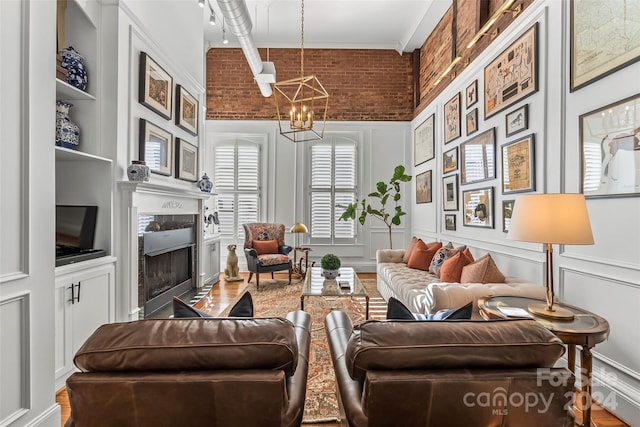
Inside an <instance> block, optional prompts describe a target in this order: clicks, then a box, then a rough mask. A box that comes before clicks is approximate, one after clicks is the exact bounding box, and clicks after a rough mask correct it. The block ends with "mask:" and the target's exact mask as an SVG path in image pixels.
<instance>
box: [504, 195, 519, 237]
mask: <svg viewBox="0 0 640 427" xmlns="http://www.w3.org/2000/svg"><path fill="white" fill-rule="evenodd" d="M515 204H516V201H515V200H503V201H502V231H503V232H505V233H508V232H509V227H510V226H511V214H512V213H513V205H515Z"/></svg>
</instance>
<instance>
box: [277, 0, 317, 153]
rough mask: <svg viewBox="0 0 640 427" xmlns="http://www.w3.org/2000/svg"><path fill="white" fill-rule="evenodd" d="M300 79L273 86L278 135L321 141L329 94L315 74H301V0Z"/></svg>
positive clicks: (302, 53)
mask: <svg viewBox="0 0 640 427" xmlns="http://www.w3.org/2000/svg"><path fill="white" fill-rule="evenodd" d="M301 3H302V12H301V43H300V77H298V78H295V79H290V80H284V81H281V82H276V83H274V84H273V88H274V89H275V91H274V95H275V96H274V100H275V103H276V115H277V119H278V126H279V127H280V135H282V136H284V137H286V138H288V139H290V140H291V141H293V142H302V141H313V140H316V139H322V137H323V135H324V125H325V122H326V120H327V109H328V106H329V94H328V93H327V91H326V90H325V88H324V87H323V86H322V83H320V80H318V78H317V77H316V76H314V75H311V76H305V75H304V0H301Z"/></svg>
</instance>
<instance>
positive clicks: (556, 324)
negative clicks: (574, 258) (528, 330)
mask: <svg viewBox="0 0 640 427" xmlns="http://www.w3.org/2000/svg"><path fill="white" fill-rule="evenodd" d="M536 303H545V301H544V300H541V299H540V300H539V299H536V298H527V297H518V296H494V297H487V298H481V299H479V300H478V307H479V309H480V314H481V315H482V317H484V318H485V319H514V318H528V317H530V318H532V319H534V320H536V321H538V322H539V323H540V324H542V325H543V326H545V327H546V328H547V329H549V330H550V331H551V332H553V333H554V334H555V335H556V336H557V337H558V338H560V339H561V340H562V342H564V343H565V344H566V345H567V361H568V368H569V370H570V371H571V372H574V373H575V370H576V345H579V346H580V367H581V376H580V379H581V385H582V387H581V389H582V393H581V395H580V405H581V407H582V408H581V409H582V425H583V426H586V427H589V426H590V425H591V375H592V368H593V361H592V356H591V349H592V348H593V347H594V346H595V345H596V344H598V343H601V342H602V341H604V340H606V339H607V337H608V336H609V322H607V320H606V319H604V318H603V317H600V316H598V315H597V314H594V313H591V312H589V311H586V310H583V309H581V308H578V307H575V306H572V305H569V304H558V303H556V304H554V306H555V305H558V306H560V307H562V308H565V309H567V310H569V311H571V312H572V313H573V314H574V318H573V319H572V320H560V319H558V320H555V319H550V318H547V317H540V316H536V315H534V314H531V313H529V312H527V307H528V306H529V305H530V304H536ZM514 308H515V309H522V310H524V311H525V312H527V315H526V316H512V315H509V314H507V313H509V312H510V309H514Z"/></svg>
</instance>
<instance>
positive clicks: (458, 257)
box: [440, 252, 473, 283]
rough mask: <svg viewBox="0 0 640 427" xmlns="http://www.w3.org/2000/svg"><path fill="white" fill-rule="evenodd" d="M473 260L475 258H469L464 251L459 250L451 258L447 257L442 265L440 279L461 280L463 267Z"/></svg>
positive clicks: (443, 280)
mask: <svg viewBox="0 0 640 427" xmlns="http://www.w3.org/2000/svg"><path fill="white" fill-rule="evenodd" d="M472 262H473V258H469V257H468V256H467V255H466V254H465V253H464V252H458V253H457V254H455V255H454V256H452V257H451V258H447V259H445V260H444V262H443V263H442V266H441V267H440V281H441V282H450V283H456V282H460V276H461V275H462V268H463V267H464V266H465V265H467V264H471V263H472Z"/></svg>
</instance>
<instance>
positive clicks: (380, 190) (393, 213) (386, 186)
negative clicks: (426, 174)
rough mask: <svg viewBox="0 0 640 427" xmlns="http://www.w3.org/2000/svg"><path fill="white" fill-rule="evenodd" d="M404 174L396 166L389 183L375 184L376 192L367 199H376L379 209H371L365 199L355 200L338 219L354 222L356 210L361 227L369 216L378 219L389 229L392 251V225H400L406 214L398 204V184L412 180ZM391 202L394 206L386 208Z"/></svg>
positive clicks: (400, 166)
mask: <svg viewBox="0 0 640 427" xmlns="http://www.w3.org/2000/svg"><path fill="white" fill-rule="evenodd" d="M404 172H405V168H404V166H402V165H399V166H396V168H395V169H394V171H393V176H392V177H391V179H390V180H389V182H388V183H387V182H384V181H379V182H378V183H377V184H376V190H377V191H374V192H373V193H369V195H368V197H370V198H372V199H377V202H378V203H379V204H380V207H377V208H373V207H372V206H371V204H370V203H369V202H368V201H367V199H362V200H360V201H358V200H356V201H355V203H349V205H348V206H347V207H346V209H345V211H344V212H343V213H342V216H341V217H340V219H341V220H343V221H348V220H350V219H352V220H355V219H356V214H357V211H358V209H360V210H361V212H360V216H359V217H358V221H359V222H360V224H361V225H364V223H365V222H366V220H367V217H369V216H372V217H374V218H378V219H379V220H380V221H382V222H384V223H385V225H386V226H387V228H388V229H389V248H391V249H392V248H393V243H392V242H391V227H393V226H394V225H400V224H401V223H402V221H401V218H402V216H403V215H406V212H404V211H403V210H402V206H400V203H399V202H400V199H401V198H402V196H401V195H400V183H402V182H409V181H411V178H412V177H411V175H407V174H405V173H404ZM391 200H392V201H393V202H394V206H387V203H388V202H390V201H391Z"/></svg>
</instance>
